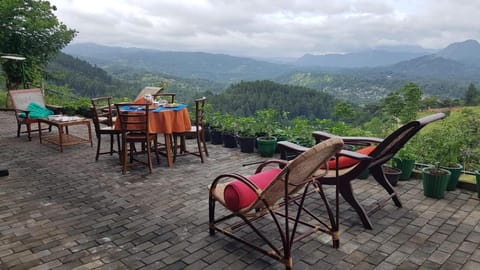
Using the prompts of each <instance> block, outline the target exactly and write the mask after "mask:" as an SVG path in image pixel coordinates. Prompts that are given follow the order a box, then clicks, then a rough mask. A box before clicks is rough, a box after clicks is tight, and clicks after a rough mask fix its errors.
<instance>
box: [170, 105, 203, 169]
mask: <svg viewBox="0 0 480 270" xmlns="http://www.w3.org/2000/svg"><path fill="white" fill-rule="evenodd" d="M206 100H207V98H206V97H202V98H198V99H195V123H194V124H193V125H192V127H191V129H190V130H188V131H185V132H181V133H173V144H174V155H173V160H174V161H175V160H176V158H177V153H178V150H180V154H182V155H184V154H191V155H195V156H198V157H200V160H201V162H202V163H203V162H204V155H205V156H207V157H208V149H207V144H206V143H205V101H206ZM187 136H188V137H195V139H196V140H197V147H198V149H197V151H193V152H191V151H188V150H187V149H186V148H187V147H186V141H185V140H186V137H187ZM178 139H180V145H179V144H178V143H179V142H178Z"/></svg>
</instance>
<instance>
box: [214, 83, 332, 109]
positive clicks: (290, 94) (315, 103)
mask: <svg viewBox="0 0 480 270" xmlns="http://www.w3.org/2000/svg"><path fill="white" fill-rule="evenodd" d="M209 102H210V103H211V104H212V106H213V107H214V108H217V109H220V110H221V111H224V112H229V113H233V114H236V115H241V116H242V115H253V114H254V113H255V112H256V111H257V110H259V109H264V108H272V109H275V110H277V111H279V112H283V111H285V112H289V117H291V118H294V117H297V116H305V117H307V118H330V117H331V114H332V112H333V111H334V107H335V104H336V102H337V100H336V99H335V98H334V97H333V96H331V95H329V94H325V93H320V92H318V91H315V90H312V89H308V88H305V87H300V86H291V85H285V84H278V83H275V82H272V81H254V82H240V83H237V84H233V85H231V86H230V87H229V88H228V89H227V90H226V91H225V92H223V93H221V94H218V95H215V96H210V97H209Z"/></svg>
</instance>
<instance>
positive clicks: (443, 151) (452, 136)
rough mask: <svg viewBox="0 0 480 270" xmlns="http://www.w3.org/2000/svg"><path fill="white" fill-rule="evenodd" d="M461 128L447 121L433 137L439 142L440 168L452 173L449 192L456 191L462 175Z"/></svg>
mask: <svg viewBox="0 0 480 270" xmlns="http://www.w3.org/2000/svg"><path fill="white" fill-rule="evenodd" d="M461 132H462V131H461V127H459V126H457V123H455V122H453V121H445V124H444V125H442V126H440V127H438V128H436V129H434V130H433V135H434V136H435V140H437V141H438V143H439V145H437V147H438V148H437V149H436V154H437V157H436V158H437V161H438V163H439V165H440V168H442V169H446V170H448V171H450V173H451V175H450V179H449V181H448V185H447V190H455V189H456V187H457V184H458V178H459V177H460V174H461V173H462V169H463V166H462V164H460V163H459V158H460V155H461V152H462V148H463V146H464V140H463V138H462V137H463V135H462V134H461Z"/></svg>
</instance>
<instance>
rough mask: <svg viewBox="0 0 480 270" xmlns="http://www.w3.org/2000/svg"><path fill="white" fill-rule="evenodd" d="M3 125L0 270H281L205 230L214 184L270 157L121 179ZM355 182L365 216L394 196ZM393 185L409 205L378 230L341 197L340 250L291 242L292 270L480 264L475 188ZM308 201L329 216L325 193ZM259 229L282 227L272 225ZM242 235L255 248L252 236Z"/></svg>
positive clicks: (216, 152)
mask: <svg viewBox="0 0 480 270" xmlns="http://www.w3.org/2000/svg"><path fill="white" fill-rule="evenodd" d="M0 123H1V124H2V129H0V146H2V151H1V152H0V163H1V164H0V165H2V166H3V167H8V168H9V172H10V175H9V176H6V177H2V178H1V181H0V269H9V270H14V269H28V268H32V269H50V268H53V269H68V270H71V269H75V268H77V269H89V268H94V267H96V268H98V269H220V268H221V269H223V268H225V269H262V268H263V269H284V267H283V266H282V265H281V264H280V263H278V262H276V261H275V260H273V259H271V258H269V257H266V256H264V255H262V254H260V253H258V252H256V251H254V250H252V249H250V248H248V247H246V246H244V245H243V244H241V243H238V242H236V241H234V240H232V239H230V238H227V237H225V236H224V235H222V234H216V235H215V236H210V235H209V234H208V224H207V223H208V199H207V198H208V197H207V189H206V187H207V185H208V184H210V183H211V181H212V180H213V179H214V178H215V177H216V176H217V175H219V174H220V173H224V172H229V171H232V170H235V172H238V173H243V174H250V173H251V172H252V171H253V170H254V169H255V166H246V167H242V166H239V164H243V163H247V162H254V161H259V160H263V158H261V157H259V156H258V155H256V154H244V153H241V152H240V151H238V149H226V148H223V147H222V146H216V145H208V147H209V152H211V156H210V157H209V158H207V159H206V162H205V163H203V164H202V163H200V162H199V161H198V158H196V157H193V156H192V157H190V156H185V157H180V158H179V159H178V160H177V161H176V163H175V166H174V167H173V168H167V167H166V165H165V162H164V159H162V161H163V162H162V164H160V165H158V164H155V165H154V172H153V173H152V175H149V174H148V173H147V172H146V170H145V169H144V168H142V167H139V168H135V169H132V170H130V171H129V172H128V173H127V174H126V175H122V174H121V171H120V168H119V165H118V158H117V157H116V156H113V157H109V156H103V157H101V158H100V160H99V161H97V162H96V161H94V154H95V148H91V147H89V146H88V145H78V146H72V147H66V148H65V152H64V153H60V152H59V151H58V149H57V148H56V147H53V146H52V145H48V144H39V143H38V135H36V136H37V137H35V136H34V137H33V140H32V141H31V142H28V141H27V140H26V138H25V136H21V137H20V138H17V137H16V136H15V130H16V123H15V119H14V116H13V114H12V113H11V112H3V111H2V112H0ZM71 132H74V133H82V132H85V130H82V129H81V128H79V129H75V128H72V130H71ZM188 143H189V145H188V146H194V142H193V141H188ZM104 147H105V149H106V148H107V147H108V143H106V144H105V145H104ZM58 168H62V169H61V170H59V169H58ZM192 175H194V176H195V182H193V183H192V181H191V176H192ZM352 185H353V186H354V191H355V194H356V197H357V199H358V200H359V202H360V204H362V205H363V206H364V207H365V208H366V209H368V208H370V207H371V206H374V205H375V203H376V202H377V201H378V200H379V199H381V198H383V196H385V195H386V192H385V191H384V190H383V188H381V187H379V185H378V184H376V183H375V181H374V180H373V179H369V180H368V181H352ZM395 189H396V191H397V192H398V194H400V199H401V200H402V202H403V207H402V208H397V207H395V206H394V205H393V203H391V204H388V205H386V206H385V207H383V208H381V209H380V210H379V211H377V212H376V213H375V214H373V215H371V216H370V219H371V221H372V223H373V226H374V228H373V230H366V229H364V228H363V227H362V225H361V222H360V220H359V218H358V216H357V214H356V213H355V211H353V209H352V208H351V207H350V206H349V205H348V204H346V203H345V201H344V200H342V199H341V200H340V213H341V217H340V221H341V224H340V230H341V234H340V243H341V244H340V248H339V249H338V250H336V249H334V248H332V246H331V238H330V237H329V236H328V235H325V234H315V235H312V236H310V237H307V238H305V239H303V240H302V241H301V242H300V243H296V244H295V245H294V248H293V256H294V265H295V269H333V268H336V269H390V268H392V267H394V268H396V269H417V268H418V269H478V268H480V267H479V264H480V251H478V249H479V245H480V244H479V243H480V224H479V223H480V210H479V209H480V208H479V206H480V200H479V199H478V198H477V196H476V194H475V193H474V192H471V191H467V190H463V189H457V190H455V191H452V192H448V193H447V196H446V197H445V198H444V199H441V200H436V199H431V198H425V197H424V196H423V187H422V183H421V181H420V180H414V179H412V180H409V181H402V182H401V183H399V185H398V186H397V187H395ZM325 192H326V194H327V195H328V196H331V194H333V192H334V189H333V187H331V186H326V187H325ZM306 204H307V205H312V209H314V210H315V211H316V213H319V214H320V215H325V212H324V208H323V205H322V204H321V202H320V201H319V200H318V198H314V197H309V198H307V200H306ZM217 210H218V211H220V212H225V211H223V210H222V209H221V206H218V207H217ZM258 224H259V228H260V229H261V230H266V231H273V232H274V230H273V226H272V225H273V224H272V222H271V219H262V220H259V222H258ZM240 236H241V237H243V238H245V239H247V240H248V241H250V240H251V241H255V242H256V241H258V239H257V238H256V237H254V235H253V234H252V233H251V232H250V231H248V230H241V231H240Z"/></svg>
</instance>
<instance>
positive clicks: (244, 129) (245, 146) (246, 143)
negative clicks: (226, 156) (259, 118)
mask: <svg viewBox="0 0 480 270" xmlns="http://www.w3.org/2000/svg"><path fill="white" fill-rule="evenodd" d="M236 133H237V141H238V144H239V146H240V151H241V152H243V153H253V152H254V151H255V139H256V137H255V134H256V133H257V122H256V121H255V118H254V117H253V116H248V117H239V118H238V119H237V120H236Z"/></svg>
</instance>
